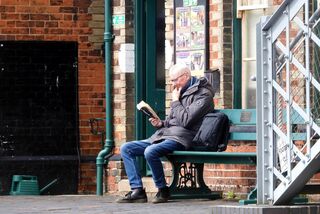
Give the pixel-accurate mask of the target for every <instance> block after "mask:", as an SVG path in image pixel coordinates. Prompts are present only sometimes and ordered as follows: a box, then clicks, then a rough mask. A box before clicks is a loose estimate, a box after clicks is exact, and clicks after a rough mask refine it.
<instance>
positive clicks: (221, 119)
mask: <svg viewBox="0 0 320 214" xmlns="http://www.w3.org/2000/svg"><path fill="white" fill-rule="evenodd" d="M229 129H230V121H229V118H228V116H227V115H225V114H224V113H222V112H219V111H214V112H212V113H208V114H206V115H205V117H204V118H203V121H202V124H201V126H200V128H199V130H198V132H197V134H196V136H195V137H194V138H193V145H195V146H194V149H195V150H201V151H218V152H222V151H225V150H226V149H227V145H228V138H229Z"/></svg>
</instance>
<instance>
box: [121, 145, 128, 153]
mask: <svg viewBox="0 0 320 214" xmlns="http://www.w3.org/2000/svg"><path fill="white" fill-rule="evenodd" d="M128 146H129V143H124V144H122V145H121V146H120V154H121V155H122V154H128V150H129V148H128Z"/></svg>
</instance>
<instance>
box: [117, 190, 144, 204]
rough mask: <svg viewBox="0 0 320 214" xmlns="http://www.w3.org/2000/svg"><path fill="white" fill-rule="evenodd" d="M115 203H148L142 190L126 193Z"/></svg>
mask: <svg viewBox="0 0 320 214" xmlns="http://www.w3.org/2000/svg"><path fill="white" fill-rule="evenodd" d="M116 202H117V203H145V202H148V198H147V194H146V192H145V190H144V189H134V190H132V191H130V192H128V193H127V194H126V195H125V196H124V197H123V198H119V199H118V200H117V201H116Z"/></svg>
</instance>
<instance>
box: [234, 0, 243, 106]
mask: <svg viewBox="0 0 320 214" xmlns="http://www.w3.org/2000/svg"><path fill="white" fill-rule="evenodd" d="M232 24H233V25H232V26H233V34H232V39H233V108H235V109H239V108H241V102H242V99H241V87H242V85H241V79H242V42H241V40H242V36H241V35H242V32H241V30H242V29H241V28H242V26H241V19H238V18H237V0H233V17H232Z"/></svg>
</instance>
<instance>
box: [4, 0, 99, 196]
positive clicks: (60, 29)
mask: <svg viewBox="0 0 320 214" xmlns="http://www.w3.org/2000/svg"><path fill="white" fill-rule="evenodd" d="M103 2H104V1H103V0H95V1H91V0H81V1H74V0H21V1H20V0H19V1H18V0H2V1H0V13H1V15H0V16H1V19H0V40H4V41H7V40H12V41H74V42H77V43H78V74H79V76H78V83H79V85H78V90H79V95H78V99H79V100H78V102H79V132H80V153H81V155H82V156H90V155H92V156H95V155H96V154H97V153H98V151H99V150H100V148H101V146H100V138H99V137H98V136H93V135H92V134H91V133H90V130H89V125H88V119H89V118H91V117H104V116H105V114H104V111H105V108H104V97H105V92H104V91H105V90H104V88H105V86H104V59H103V56H102V51H101V45H102V44H103V29H104V15H103V13H104V10H103V4H104V3H103ZM94 166H95V165H94V163H92V164H89V163H86V164H81V166H80V169H81V173H80V175H79V191H80V192H93V191H94V189H95V182H94V179H93V178H94V176H95V170H93V168H94Z"/></svg>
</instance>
